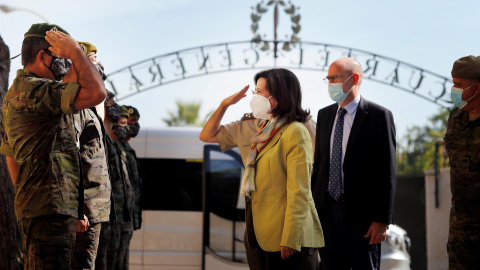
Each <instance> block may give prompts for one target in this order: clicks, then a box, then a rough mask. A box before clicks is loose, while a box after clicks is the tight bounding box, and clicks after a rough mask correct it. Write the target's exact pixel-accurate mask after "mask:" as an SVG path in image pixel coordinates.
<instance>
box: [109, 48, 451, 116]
mask: <svg viewBox="0 0 480 270" xmlns="http://www.w3.org/2000/svg"><path fill="white" fill-rule="evenodd" d="M261 42H262V43H263V44H268V45H269V46H271V45H272V46H273V45H274V43H278V42H281V43H286V42H291V40H287V41H272V40H270V41H268V40H261ZM256 45H257V43H256V41H253V40H251V41H241V42H229V43H219V44H212V45H205V46H199V47H194V48H189V49H184V50H180V51H176V52H171V53H167V54H163V55H159V56H156V57H152V58H149V59H146V60H143V61H140V62H137V63H135V64H132V65H130V66H128V67H125V68H122V69H119V70H117V71H115V72H113V73H110V74H108V77H107V80H106V81H105V83H106V86H107V88H108V89H110V90H112V91H114V92H115V93H116V94H117V95H116V97H117V99H118V100H122V99H125V98H128V97H130V96H132V95H135V94H138V93H142V92H145V91H148V90H151V89H154V88H157V87H160V86H162V85H165V84H170V83H173V82H177V81H180V80H185V79H189V78H194V77H199V76H204V75H208V74H216V73H222V72H229V71H235V70H248V69H269V68H273V67H284V68H288V69H294V70H295V69H296V70H312V71H319V72H324V73H325V72H327V70H328V67H329V65H330V64H331V63H332V62H333V61H334V60H336V59H338V58H340V57H345V56H349V57H353V58H355V59H357V60H358V61H359V62H360V64H362V66H363V68H364V79H368V80H371V81H375V82H378V83H381V84H385V85H387V86H390V87H394V88H397V89H400V90H403V91H406V92H409V93H411V94H414V95H416V96H418V97H420V98H423V99H425V100H428V101H430V102H433V103H435V104H437V105H439V106H441V107H444V108H449V107H451V101H450V96H449V92H450V87H451V85H452V84H453V83H452V81H451V79H450V78H447V77H444V76H441V75H438V74H435V73H433V72H430V71H427V70H425V69H422V68H420V67H417V66H415V65H411V64H408V63H405V62H402V61H400V60H396V59H393V58H389V57H385V56H382V55H378V54H375V53H371V52H367V51H363V50H358V49H354V48H348V47H344V46H338V45H333V44H326V43H315V42H302V41H299V42H298V43H297V44H296V46H295V47H293V48H291V49H290V50H289V51H283V52H282V55H281V56H282V57H277V58H275V56H273V57H272V54H269V53H268V51H264V50H261V49H260V48H257V46H256ZM319 76H323V75H319ZM386 90H388V87H387V88H386Z"/></svg>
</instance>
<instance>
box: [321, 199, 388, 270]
mask: <svg viewBox="0 0 480 270" xmlns="http://www.w3.org/2000/svg"><path fill="white" fill-rule="evenodd" d="M320 222H321V223H322V228H323V233H324V238H325V247H323V248H320V249H319V251H320V257H321V264H322V269H324V270H344V269H345V270H350V269H353V270H356V269H361V270H368V269H372V270H373V269H375V270H377V269H380V253H381V244H375V245H369V243H368V242H369V241H370V238H365V237H364V235H365V234H366V233H367V232H359V231H358V230H356V228H351V227H350V226H349V225H348V223H347V218H346V213H345V205H344V203H343V200H342V199H340V201H334V200H333V199H332V197H330V195H326V196H325V206H324V209H323V211H322V213H321V214H320Z"/></svg>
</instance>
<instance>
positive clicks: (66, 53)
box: [45, 30, 83, 59]
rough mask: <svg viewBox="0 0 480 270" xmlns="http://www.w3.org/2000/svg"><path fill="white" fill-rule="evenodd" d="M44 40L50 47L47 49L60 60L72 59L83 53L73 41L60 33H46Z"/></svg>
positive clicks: (51, 31)
mask: <svg viewBox="0 0 480 270" xmlns="http://www.w3.org/2000/svg"><path fill="white" fill-rule="evenodd" d="M45 39H46V40H47V41H48V43H50V45H51V46H52V47H49V48H48V49H49V50H50V51H51V52H53V53H54V54H56V55H58V56H59V57H61V58H65V59H73V58H74V56H75V54H78V53H79V52H81V53H83V51H82V49H81V48H80V46H78V44H77V42H76V41H75V39H73V38H72V37H71V36H69V35H67V34H64V33H62V32H60V31H53V30H50V31H47V36H46V37H45Z"/></svg>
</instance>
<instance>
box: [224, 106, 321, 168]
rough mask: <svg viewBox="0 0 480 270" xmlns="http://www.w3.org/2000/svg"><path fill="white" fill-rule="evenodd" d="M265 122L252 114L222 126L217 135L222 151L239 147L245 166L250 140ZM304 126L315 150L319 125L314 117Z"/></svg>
mask: <svg viewBox="0 0 480 270" xmlns="http://www.w3.org/2000/svg"><path fill="white" fill-rule="evenodd" d="M264 121H265V119H257V118H254V117H253V115H252V114H251V113H246V114H245V115H244V116H243V118H242V119H241V120H240V121H236V122H232V123H230V124H227V125H222V126H220V131H219V132H218V134H217V140H218V144H219V145H220V149H221V150H222V151H223V152H225V151H227V150H230V149H232V148H234V147H238V149H239V150H240V155H241V156H242V160H243V165H244V166H245V160H246V159H247V156H248V154H249V153H250V147H251V146H252V143H251V142H250V139H251V138H252V137H253V135H255V134H256V133H257V132H258V131H259V130H260V126H261V125H262V123H263V122H264ZM303 125H304V126H305V127H306V128H307V130H308V133H309V134H310V137H311V139H312V144H313V145H312V146H313V148H312V149H315V132H316V128H317V123H316V122H315V121H314V120H313V119H312V116H308V118H307V122H305V123H303ZM312 155H313V154H312ZM312 158H313V156H312Z"/></svg>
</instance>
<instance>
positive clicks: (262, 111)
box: [250, 94, 276, 119]
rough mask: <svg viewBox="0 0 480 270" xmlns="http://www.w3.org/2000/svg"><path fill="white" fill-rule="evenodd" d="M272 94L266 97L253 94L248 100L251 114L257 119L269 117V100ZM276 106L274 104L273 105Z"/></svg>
mask: <svg viewBox="0 0 480 270" xmlns="http://www.w3.org/2000/svg"><path fill="white" fill-rule="evenodd" d="M271 98H272V96H270V97H269V98H266V97H264V96H261V95H257V94H255V95H253V97H252V100H251V101H250V108H252V112H253V116H254V117H255V118H258V119H269V118H270V111H271V110H272V106H270V101H268V100H269V99H271ZM275 106H276V105H275Z"/></svg>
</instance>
